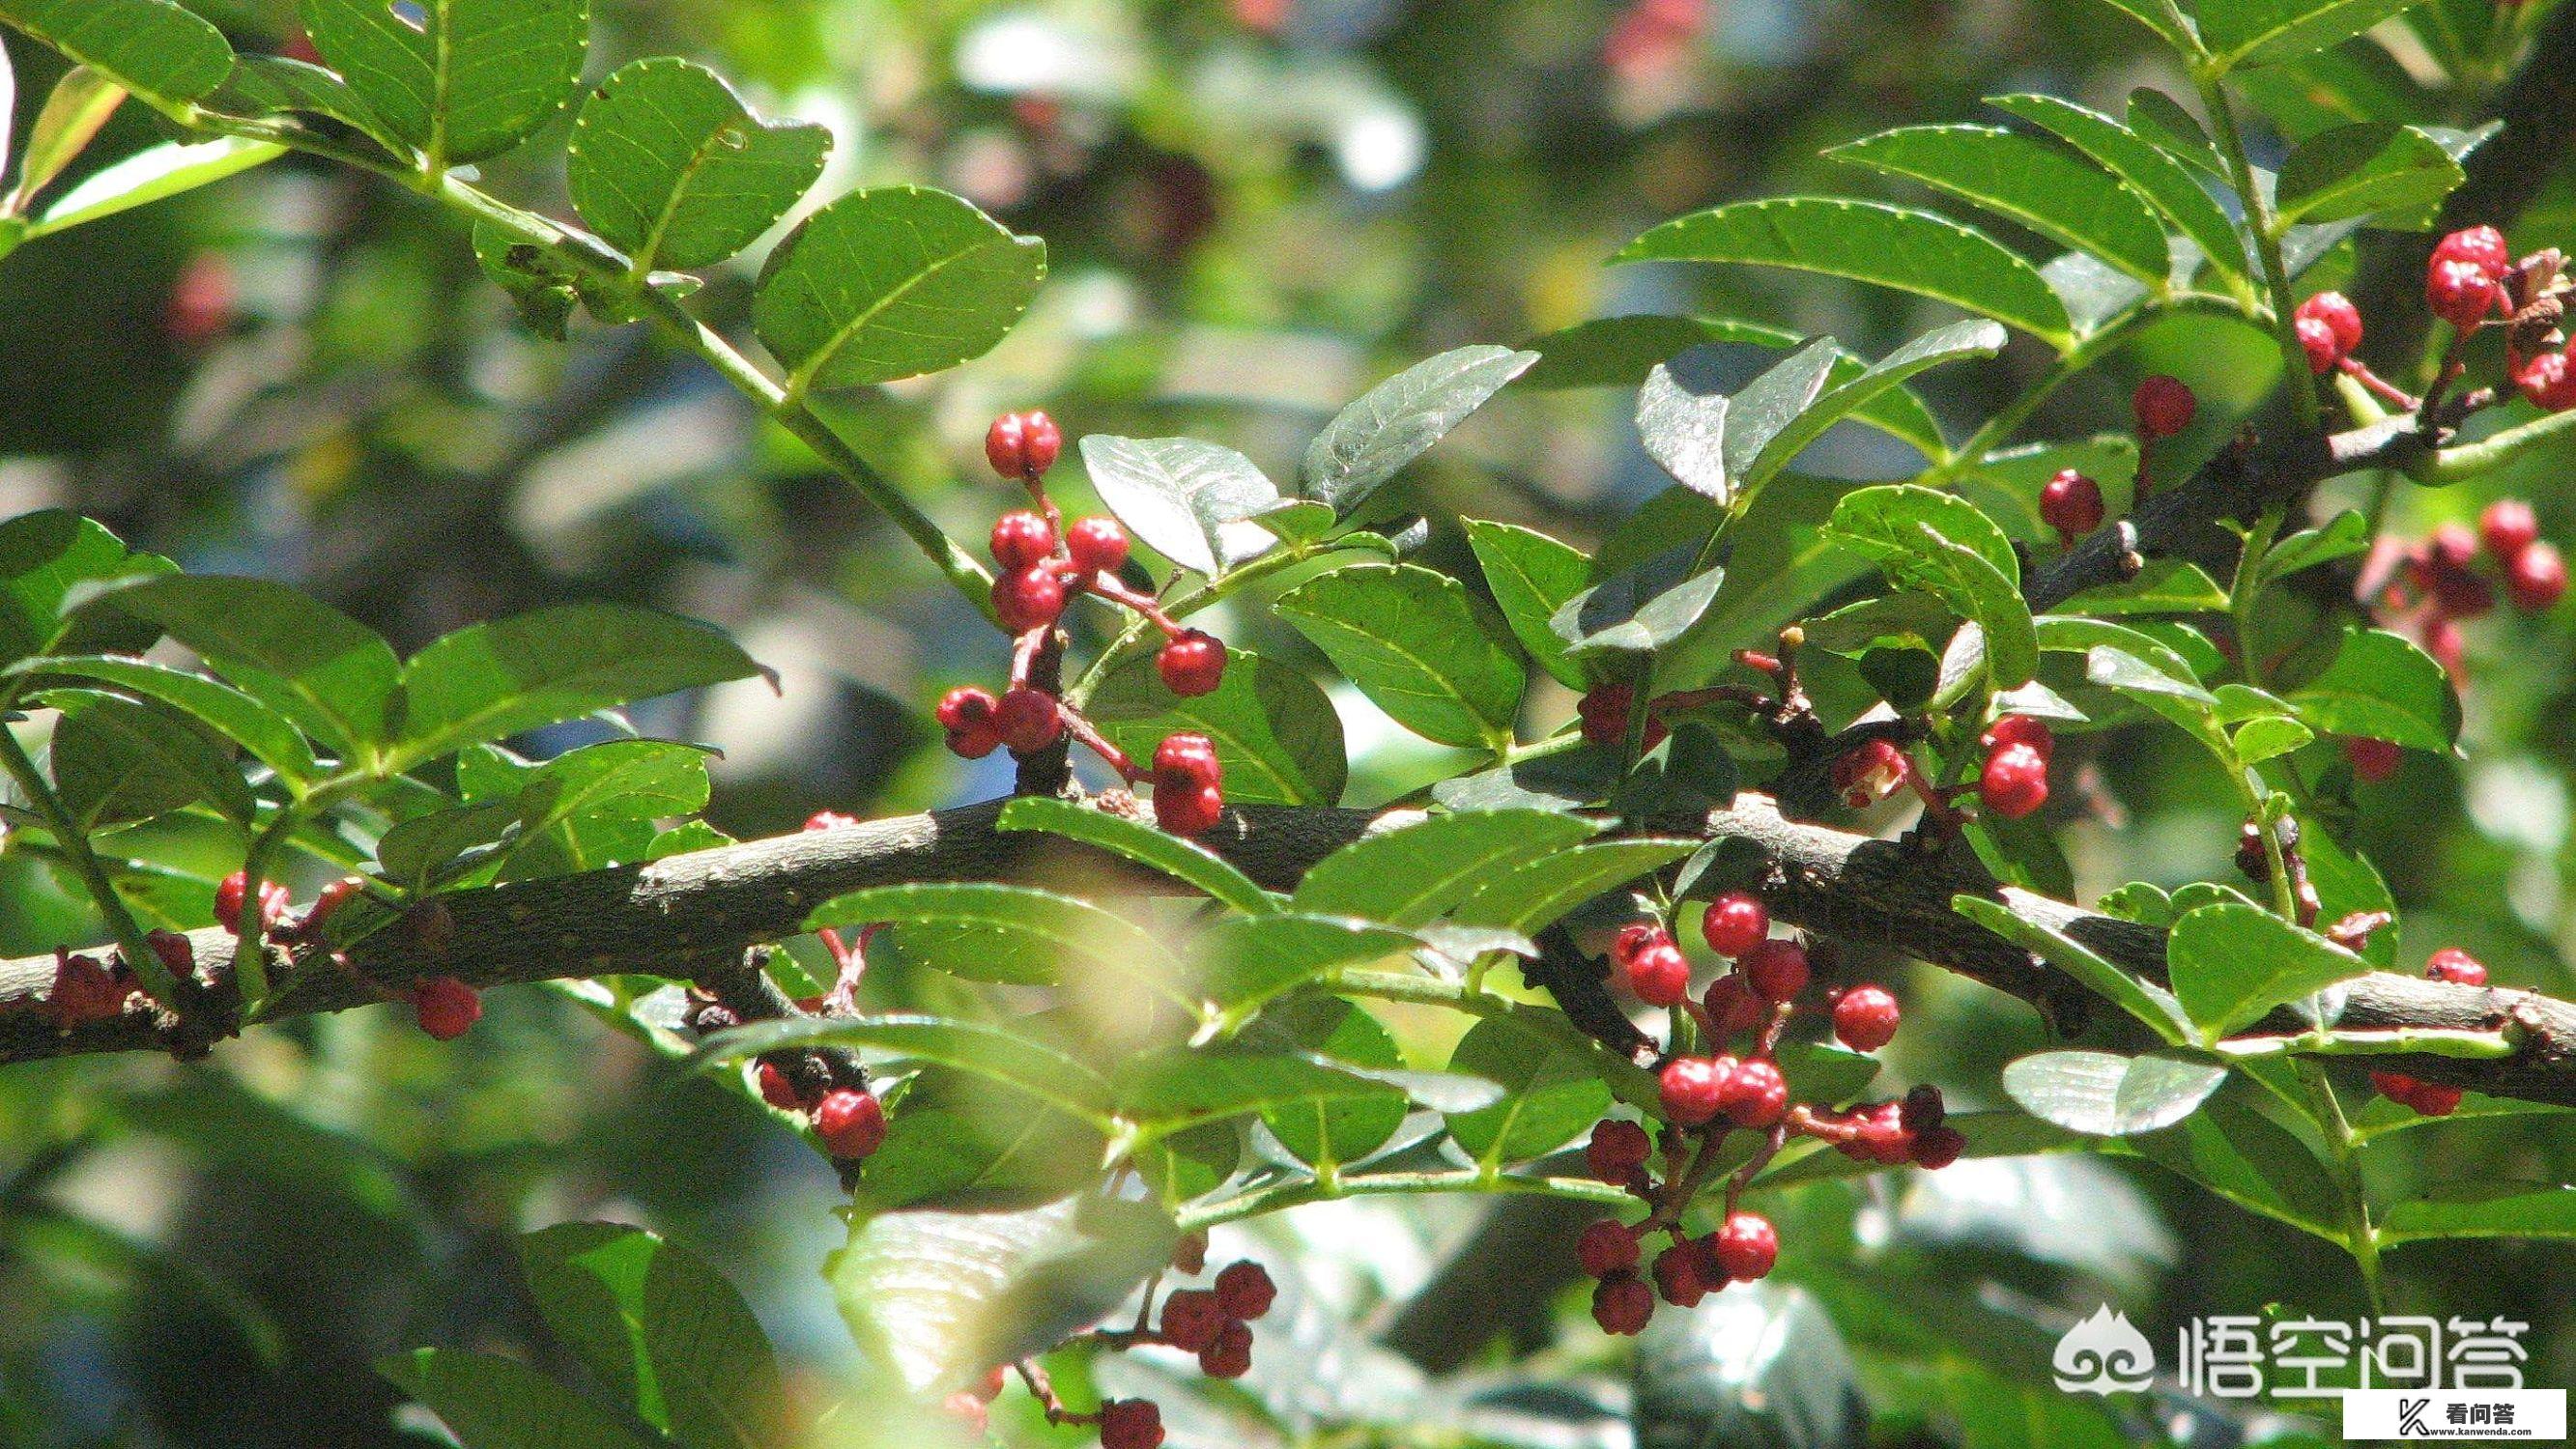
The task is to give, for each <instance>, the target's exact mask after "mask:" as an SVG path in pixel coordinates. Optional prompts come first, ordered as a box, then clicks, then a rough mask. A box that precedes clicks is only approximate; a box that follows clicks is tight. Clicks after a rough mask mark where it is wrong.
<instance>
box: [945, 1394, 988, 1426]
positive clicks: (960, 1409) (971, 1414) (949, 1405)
mask: <svg viewBox="0 0 2576 1449" xmlns="http://www.w3.org/2000/svg"><path fill="white" fill-rule="evenodd" d="M939 1407H940V1409H941V1410H942V1411H943V1412H945V1413H949V1414H953V1415H955V1416H956V1417H957V1418H959V1419H962V1420H964V1421H965V1423H966V1428H967V1431H968V1432H969V1433H974V1434H982V1433H986V1432H988V1431H989V1430H990V1429H991V1427H992V1422H993V1411H992V1410H991V1409H989V1408H986V1407H985V1405H984V1401H983V1400H982V1399H979V1398H977V1397H975V1396H974V1395H973V1394H970V1393H967V1392H966V1391H965V1390H963V1389H960V1390H959V1391H957V1392H956V1393H953V1394H950V1395H949V1396H948V1397H947V1398H944V1399H942V1400H940V1401H939Z"/></svg>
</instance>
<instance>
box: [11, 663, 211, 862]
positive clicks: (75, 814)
mask: <svg viewBox="0 0 2576 1449" xmlns="http://www.w3.org/2000/svg"><path fill="white" fill-rule="evenodd" d="M44 702H45V703H46V704H48V705H51V706H52V707H54V708H55V709H58V710H61V711H62V718H61V720H60V721H58V722H57V723H56V724H55V726H54V738H53V748H52V759H53V775H54V788H55V790H56V791H57V792H58V793H59V794H60V795H61V796H62V801H63V805H64V808H66V809H68V810H69V811H70V812H71V815H72V819H73V820H74V821H75V822H77V823H78V825H79V826H80V828H81V829H82V830H83V831H84V832H88V831H93V830H96V829H98V828H99V827H101V826H105V825H122V824H125V823H126V822H128V821H134V820H149V819H151V818H152V817H154V816H156V815H166V814H168V813H169V812H171V811H173V810H177V809H181V808H183V807H185V806H189V805H197V804H204V805H210V806H212V807H214V809H215V810H216V811H217V812H218V813H220V814H221V815H223V816H224V818H226V819H228V820H230V821H232V822H234V823H235V824H236V825H241V826H244V827H247V826H248V825H249V823H250V820H251V815H252V805H251V796H250V787H249V786H248V785H246V784H244V783H243V781H242V774H241V769H240V767H239V766H238V765H236V764H234V762H233V755H232V749H231V747H230V746H229V745H227V744H225V743H224V742H223V741H221V740H219V739H217V738H216V737H215V736H214V735H213V734H212V733H210V732H208V731H207V730H206V729H205V728H203V727H202V726H200V725H198V724H197V723H195V722H194V721H192V720H190V719H187V718H186V717H184V716H182V715H179V714H176V713H174V712H172V711H170V710H168V709H165V708H163V707H161V706H159V705H155V704H138V703H136V702H135V701H133V700H130V699H126V698H123V697H122V696H119V695H113V694H103V693H100V692H98V691H96V690H89V689H57V690H51V691H48V692H47V693H46V694H45V696H44Z"/></svg>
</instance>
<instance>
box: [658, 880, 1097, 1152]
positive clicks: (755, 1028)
mask: <svg viewBox="0 0 2576 1449" xmlns="http://www.w3.org/2000/svg"><path fill="white" fill-rule="evenodd" d="M886 889H888V890H895V891H900V890H911V889H916V887H911V886H890V887H887V888H886ZM845 899H846V898H845ZM815 1046H846V1047H872V1048H876V1049H878V1050H881V1051H888V1052H893V1053H896V1054H898V1055H900V1056H902V1057H904V1058H906V1059H907V1060H911V1061H916V1062H930V1063H934V1064H936V1065H939V1066H943V1067H949V1068H952V1069H954V1070H956V1071H960V1072H964V1073H966V1074H968V1075H969V1076H974V1077H979V1078H982V1079H983V1080H985V1081H988V1082H996V1083H999V1084H1000V1085H1002V1086H1005V1087H1008V1088H1011V1089H1012V1090H1013V1091H1015V1092H1019V1093H1021V1094H1023V1095H1026V1096H1030V1097H1034V1098H1036V1099H1037V1100H1039V1101H1041V1102H1045V1103H1048V1104H1049V1105H1051V1106H1055V1107H1058V1108H1061V1109H1063V1110H1064V1111H1066V1112H1069V1113H1071V1114H1073V1115H1074V1116H1076V1117H1079V1118H1081V1119H1083V1120H1085V1121H1088V1122H1091V1123H1092V1124H1094V1125H1095V1126H1099V1125H1102V1124H1103V1123H1104V1122H1105V1119H1106V1115H1107V1112H1108V1109H1109V1082H1108V1079H1107V1078H1105V1077H1103V1076H1101V1074H1100V1073H1098V1072H1095V1071H1093V1070H1092V1069H1091V1068H1089V1067H1087V1066H1084V1065H1083V1064H1082V1063H1080V1062H1078V1061H1075V1060H1074V1059H1073V1058H1071V1057H1069V1056H1066V1055H1065V1054H1064V1053H1062V1052H1060V1051H1057V1050H1055V1049H1054V1048H1052V1047H1047V1046H1041V1045H1039V1044H1038V1043H1036V1042H1033V1041H1031V1040H1029V1039H1028V1038H1026V1037H1024V1036H1021V1035H1019V1034H1017V1033H1015V1032H1011V1031H1007V1030H1005V1029H1003V1028H1001V1027H998V1026H987V1025H985V1024H983V1023H981V1022H972V1021H950V1020H947V1019H945V1018H942V1017H936V1016H898V1015H888V1016H867V1017H846V1016H843V1017H831V1016H802V1017H795V1018H791V1019H788V1020H783V1021H762V1022H754V1023H752V1024H751V1025H749V1026H738V1027H734V1028H733V1029H731V1030H729V1031H720V1032H718V1033H716V1034H715V1035H714V1036H711V1037H708V1038H707V1039H706V1040H705V1041H703V1042H701V1043H699V1045H698V1049H697V1050H696V1051H695V1052H693V1053H691V1055H690V1058H689V1059H690V1061H691V1062H692V1063H693V1064H700V1065H703V1064H705V1063H708V1062H718V1061H740V1060H742V1059H743V1058H745V1057H756V1056H762V1055H765V1054H767V1053H769V1052H774V1051H786V1050H789V1049H791V1048H795V1047H815Z"/></svg>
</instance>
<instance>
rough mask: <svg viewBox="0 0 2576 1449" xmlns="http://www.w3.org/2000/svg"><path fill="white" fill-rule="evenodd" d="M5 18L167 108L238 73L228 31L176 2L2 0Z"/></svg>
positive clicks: (0, 14) (0, 16) (1, 14)
mask: <svg viewBox="0 0 2576 1449" xmlns="http://www.w3.org/2000/svg"><path fill="white" fill-rule="evenodd" d="M0 20H6V21H8V22H9V23H10V24H12V25H15V26H17V27H18V28H19V29H21V30H24V31H26V32H27V33H28V34H29V35H32V36H34V37H36V38H37V39H38V40H41V41H43V42H45V43H46V44H47V45H50V46H52V47H53V48H54V49H56V50H59V51H61V52H62V53H63V54H65V55H68V56H70V57H71V58H72V59H74V60H76V61H79V62H80V63H81V64H83V65H86V66H88V67H89V68H90V69H92V70H94V71H97V72H98V73H99V74H100V75H103V76H105V77H107V78H108V79H109V80H112V81H114V82H116V83H117V84H118V85H120V86H122V87H124V88H125V89H127V90H129V91H132V92H134V93H135V94H136V95H138V96H144V97H147V98H149V99H151V100H153V101H156V102H159V103H160V104H162V105H164V106H172V107H176V106H184V105H186V104H187V103H188V102H190V101H193V100H195V99H197V98H198V97H199V96H202V95H204V94H206V93H207V92H208V91H211V90H213V89H214V88H215V87H217V86H219V85H222V84H223V83H224V77H225V76H228V75H230V74H232V69H233V48H232V46H231V45H229V44H227V43H226V42H225V40H224V34H223V32H222V31H220V30H217V29H216V28H215V27H214V26H212V25H210V24H208V23H206V22H205V21H204V20H201V19H199V18H198V17H196V16H195V15H192V14H190V13H188V11H186V10H185V9H183V8H181V7H180V6H177V5H174V4H171V3H170V0H0Z"/></svg>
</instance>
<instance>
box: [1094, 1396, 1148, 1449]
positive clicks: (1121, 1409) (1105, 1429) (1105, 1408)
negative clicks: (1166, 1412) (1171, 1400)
mask: <svg viewBox="0 0 2576 1449" xmlns="http://www.w3.org/2000/svg"><path fill="white" fill-rule="evenodd" d="M1162 1442H1163V1411H1162V1410H1161V1409H1158V1408H1156V1407H1154V1401H1153V1400H1151V1399H1111V1400H1110V1401H1109V1402H1108V1403H1105V1404H1102V1405H1101V1406H1100V1449H1157V1446H1159V1445H1160V1444H1161V1443H1162Z"/></svg>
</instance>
